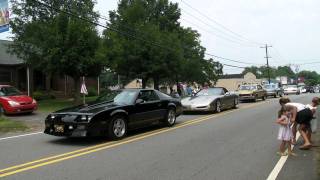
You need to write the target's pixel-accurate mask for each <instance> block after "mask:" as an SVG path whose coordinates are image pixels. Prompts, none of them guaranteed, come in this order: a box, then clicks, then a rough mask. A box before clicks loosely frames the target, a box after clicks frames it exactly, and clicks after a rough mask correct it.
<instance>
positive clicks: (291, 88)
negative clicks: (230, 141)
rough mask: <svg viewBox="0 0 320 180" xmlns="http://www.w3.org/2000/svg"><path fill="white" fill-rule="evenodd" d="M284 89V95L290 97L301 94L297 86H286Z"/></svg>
mask: <svg viewBox="0 0 320 180" xmlns="http://www.w3.org/2000/svg"><path fill="white" fill-rule="evenodd" d="M283 89H284V94H285V95H289V94H297V95H299V94H300V93H301V92H300V89H299V87H298V86H297V85H285V86H284V87H283Z"/></svg>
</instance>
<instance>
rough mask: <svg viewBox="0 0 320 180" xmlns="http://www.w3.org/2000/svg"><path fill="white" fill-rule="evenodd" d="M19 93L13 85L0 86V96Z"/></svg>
mask: <svg viewBox="0 0 320 180" xmlns="http://www.w3.org/2000/svg"><path fill="white" fill-rule="evenodd" d="M21 94H22V93H21V92H20V91H19V90H18V89H16V88H15V87H11V86H8V87H1V88H0V96H17V95H21Z"/></svg>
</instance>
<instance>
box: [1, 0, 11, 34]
mask: <svg viewBox="0 0 320 180" xmlns="http://www.w3.org/2000/svg"><path fill="white" fill-rule="evenodd" d="M6 31H9V6H8V0H0V33H2V32H6Z"/></svg>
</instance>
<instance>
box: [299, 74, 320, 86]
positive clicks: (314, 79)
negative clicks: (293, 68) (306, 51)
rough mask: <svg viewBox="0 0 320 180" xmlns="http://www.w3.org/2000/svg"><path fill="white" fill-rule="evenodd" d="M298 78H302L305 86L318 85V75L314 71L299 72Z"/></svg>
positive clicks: (319, 76) (319, 79) (319, 78)
mask: <svg viewBox="0 0 320 180" xmlns="http://www.w3.org/2000/svg"><path fill="white" fill-rule="evenodd" d="M298 77H303V78H304V80H305V84H306V85H309V86H314V85H317V84H319V83H320V75H319V74H318V73H317V72H315V71H301V72H299V73H298Z"/></svg>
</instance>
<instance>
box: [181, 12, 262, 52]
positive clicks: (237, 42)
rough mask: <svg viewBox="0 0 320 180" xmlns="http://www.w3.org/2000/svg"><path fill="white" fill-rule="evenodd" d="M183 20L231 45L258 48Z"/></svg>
mask: <svg viewBox="0 0 320 180" xmlns="http://www.w3.org/2000/svg"><path fill="white" fill-rule="evenodd" d="M181 19H182V20H183V21H185V22H187V23H189V24H191V25H193V26H195V27H197V28H199V29H202V30H204V31H206V32H208V33H209V34H211V35H213V36H215V37H218V38H221V39H224V40H227V41H229V42H231V43H234V44H237V45H239V46H241V47H243V46H248V47H256V46H253V45H248V44H242V42H240V41H235V40H234V39H229V38H228V37H225V36H222V35H221V34H216V33H214V32H213V31H210V30H207V29H205V28H203V27H201V26H199V25H198V24H196V23H194V22H192V21H189V20H187V19H185V18H181ZM206 25H208V24H206Z"/></svg>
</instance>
